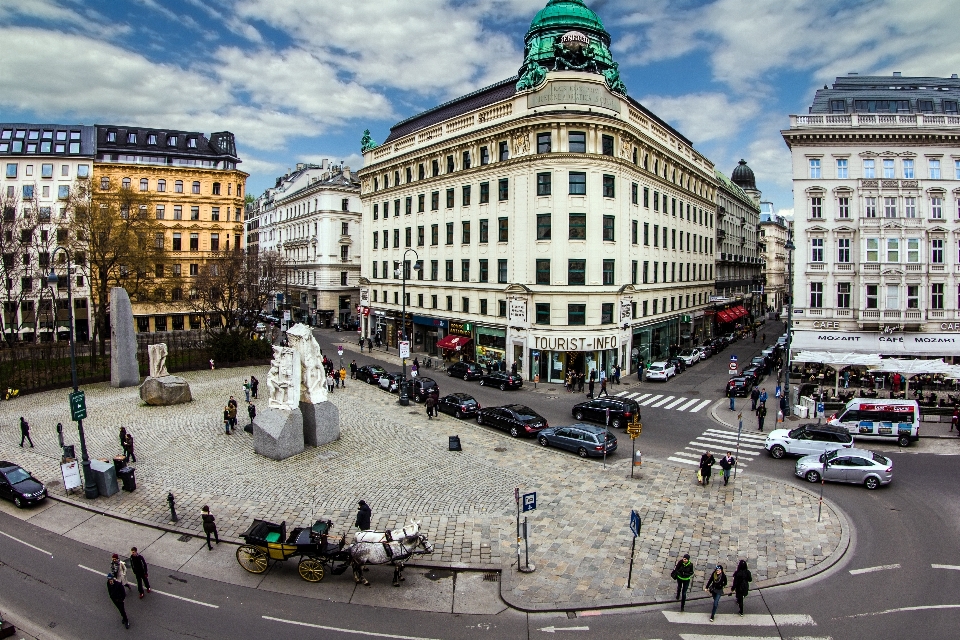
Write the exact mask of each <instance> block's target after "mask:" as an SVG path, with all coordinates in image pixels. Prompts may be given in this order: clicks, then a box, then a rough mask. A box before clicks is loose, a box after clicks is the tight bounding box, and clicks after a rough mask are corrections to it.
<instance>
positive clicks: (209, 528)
mask: <svg viewBox="0 0 960 640" xmlns="http://www.w3.org/2000/svg"><path fill="white" fill-rule="evenodd" d="M200 519H201V520H203V532H204V533H205V534H207V550H208V551H213V546H212V545H211V544H210V534H213V539H214V540H216V542H217V544H220V534H219V533H218V532H217V519H216V518H215V517H214V516H213V514H212V513H210V507H208V506H207V505H203V508H202V509H200Z"/></svg>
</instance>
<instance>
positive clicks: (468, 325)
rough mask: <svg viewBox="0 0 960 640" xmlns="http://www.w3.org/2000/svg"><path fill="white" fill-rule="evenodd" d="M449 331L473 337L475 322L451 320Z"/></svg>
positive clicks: (452, 333)
mask: <svg viewBox="0 0 960 640" xmlns="http://www.w3.org/2000/svg"><path fill="white" fill-rule="evenodd" d="M447 333H449V334H451V335H455V336H466V337H468V338H472V337H473V323H472V322H453V321H451V322H450V326H449V328H448V329H447Z"/></svg>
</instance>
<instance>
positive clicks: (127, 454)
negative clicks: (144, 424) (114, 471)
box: [123, 433, 137, 462]
mask: <svg viewBox="0 0 960 640" xmlns="http://www.w3.org/2000/svg"><path fill="white" fill-rule="evenodd" d="M123 453H124V456H123V461H124V462H130V458H133V461H134V462H136V461H137V456H136V454H135V453H134V452H133V434H132V433H128V434H127V441H126V442H124V443H123Z"/></svg>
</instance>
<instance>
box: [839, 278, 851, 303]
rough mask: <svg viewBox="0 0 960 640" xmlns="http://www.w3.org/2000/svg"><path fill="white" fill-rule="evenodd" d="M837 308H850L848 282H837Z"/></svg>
mask: <svg viewBox="0 0 960 640" xmlns="http://www.w3.org/2000/svg"><path fill="white" fill-rule="evenodd" d="M837 308H839V309H849V308H850V283H849V282H838V283H837Z"/></svg>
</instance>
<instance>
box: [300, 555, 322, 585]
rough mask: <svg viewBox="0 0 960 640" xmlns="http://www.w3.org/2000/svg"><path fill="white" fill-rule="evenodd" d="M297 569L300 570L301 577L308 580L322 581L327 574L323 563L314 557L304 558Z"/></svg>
mask: <svg viewBox="0 0 960 640" xmlns="http://www.w3.org/2000/svg"><path fill="white" fill-rule="evenodd" d="M297 570H298V571H300V577H301V578H303V579H304V580H306V581H307V582H320V581H321V580H323V576H324V575H325V571H324V568H323V563H322V562H320V561H319V560H314V559H313V558H303V559H302V560H301V561H300V564H298V565H297Z"/></svg>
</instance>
